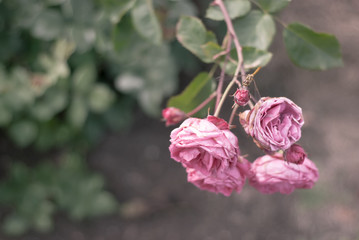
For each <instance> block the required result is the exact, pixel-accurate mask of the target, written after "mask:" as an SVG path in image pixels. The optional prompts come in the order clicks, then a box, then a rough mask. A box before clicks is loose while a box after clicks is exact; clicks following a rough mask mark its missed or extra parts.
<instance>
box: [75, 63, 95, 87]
mask: <svg viewBox="0 0 359 240" xmlns="http://www.w3.org/2000/svg"><path fill="white" fill-rule="evenodd" d="M95 69H96V68H95V66H94V65H93V64H92V63H85V64H83V65H81V66H80V67H78V68H77V69H76V71H75V72H74V74H73V76H72V78H73V86H74V89H75V92H76V93H85V92H88V91H89V90H90V89H91V88H92V85H93V84H94V82H95V80H96V72H95V71H96V70H95Z"/></svg>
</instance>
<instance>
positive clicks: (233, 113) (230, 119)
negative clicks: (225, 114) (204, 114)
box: [228, 104, 238, 126]
mask: <svg viewBox="0 0 359 240" xmlns="http://www.w3.org/2000/svg"><path fill="white" fill-rule="evenodd" d="M237 109H238V105H237V104H235V105H234V108H233V110H232V113H231V117H230V118H229V122H228V124H229V126H230V125H231V124H232V122H233V119H234V115H236V112H237Z"/></svg>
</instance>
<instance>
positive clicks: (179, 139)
mask: <svg viewBox="0 0 359 240" xmlns="http://www.w3.org/2000/svg"><path fill="white" fill-rule="evenodd" d="M211 120H212V121H213V122H214V123H216V124H218V126H219V127H218V126H216V124H214V123H212V122H211V121H209V120H207V119H198V118H189V119H187V120H185V121H184V122H183V123H182V124H181V126H180V127H178V128H176V129H174V130H173V131H172V132H171V140H170V141H171V145H170V147H169V150H170V152H171V157H172V158H173V159H174V160H175V161H177V162H180V163H182V165H183V166H184V167H189V168H194V169H195V170H197V171H200V172H201V173H202V174H203V175H205V176H208V175H211V174H212V173H215V172H218V171H223V170H225V169H227V168H230V167H233V166H235V165H236V163H237V161H238V157H239V148H238V140H237V137H236V136H235V135H234V134H233V133H232V132H231V131H230V130H228V129H226V128H223V127H224V125H225V124H223V122H225V121H224V120H222V119H218V118H212V119H211ZM220 120H222V121H220ZM227 126H228V124H227Z"/></svg>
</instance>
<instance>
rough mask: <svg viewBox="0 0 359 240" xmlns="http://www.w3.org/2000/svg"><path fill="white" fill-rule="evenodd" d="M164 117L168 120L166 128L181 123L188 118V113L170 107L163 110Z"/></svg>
mask: <svg viewBox="0 0 359 240" xmlns="http://www.w3.org/2000/svg"><path fill="white" fill-rule="evenodd" d="M162 117H163V119H164V120H166V126H170V125H175V124H177V123H179V122H181V121H182V120H183V119H184V118H185V117H186V113H184V112H183V111H181V110H180V109H178V108H174V107H168V108H165V109H163V110H162Z"/></svg>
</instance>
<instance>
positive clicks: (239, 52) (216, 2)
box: [212, 0, 245, 117]
mask: <svg viewBox="0 0 359 240" xmlns="http://www.w3.org/2000/svg"><path fill="white" fill-rule="evenodd" d="M212 5H217V6H219V8H220V9H221V11H222V13H223V17H224V21H225V22H226V25H227V30H228V32H229V35H230V36H231V38H232V39H233V42H234V46H235V48H236V51H237V57H238V65H237V67H236V70H235V73H234V76H233V79H232V81H231V82H230V83H229V84H228V86H227V88H226V90H225V91H224V93H223V95H222V96H221V99H220V101H219V103H218V105H217V108H216V111H215V113H214V116H215V117H218V115H219V112H220V110H221V108H222V105H223V102H224V100H225V98H226V97H227V95H228V92H229V90H230V89H231V87H232V86H233V84H234V83H235V82H237V83H238V85H239V86H240V82H239V81H237V78H238V75H239V72H241V76H242V82H243V81H244V80H245V70H244V66H243V54H242V46H241V45H240V43H239V41H238V38H237V35H236V32H235V31H234V28H233V24H232V20H231V18H230V17H229V14H228V11H227V9H226V7H225V5H224V3H223V1H222V0H214V2H213V3H212ZM228 54H229V52H228V53H227V54H226V56H227V57H228Z"/></svg>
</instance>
